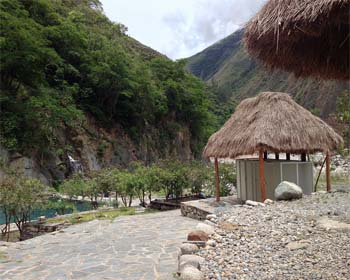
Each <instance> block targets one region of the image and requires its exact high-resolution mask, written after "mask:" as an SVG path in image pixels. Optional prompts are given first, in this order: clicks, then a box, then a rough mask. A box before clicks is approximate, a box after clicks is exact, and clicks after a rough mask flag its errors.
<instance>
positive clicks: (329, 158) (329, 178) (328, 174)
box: [326, 150, 331, 192]
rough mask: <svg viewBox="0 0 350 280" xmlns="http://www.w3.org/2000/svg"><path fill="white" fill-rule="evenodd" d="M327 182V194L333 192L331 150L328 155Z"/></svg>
mask: <svg viewBox="0 0 350 280" xmlns="http://www.w3.org/2000/svg"><path fill="white" fill-rule="evenodd" d="M326 182H327V185H326V186H327V192H330V191H331V157H330V153H329V150H327V153H326Z"/></svg>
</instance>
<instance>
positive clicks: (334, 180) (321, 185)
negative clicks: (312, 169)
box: [317, 173, 350, 191]
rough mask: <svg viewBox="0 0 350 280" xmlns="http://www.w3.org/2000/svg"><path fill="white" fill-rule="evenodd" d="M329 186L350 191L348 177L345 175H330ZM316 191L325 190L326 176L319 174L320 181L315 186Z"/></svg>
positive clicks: (349, 177)
mask: <svg viewBox="0 0 350 280" xmlns="http://www.w3.org/2000/svg"><path fill="white" fill-rule="evenodd" d="M331 185H332V186H344V187H349V189H350V175H348V174H346V173H337V174H334V173H333V174H332V173H331ZM317 190H318V191H321V190H326V175H325V174H321V176H320V179H319V181H318V184H317Z"/></svg>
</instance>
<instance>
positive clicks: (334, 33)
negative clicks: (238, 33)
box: [245, 0, 350, 80]
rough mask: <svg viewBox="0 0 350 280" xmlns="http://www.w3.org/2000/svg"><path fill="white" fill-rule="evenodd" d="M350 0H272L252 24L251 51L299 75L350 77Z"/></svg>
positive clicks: (247, 40)
mask: <svg viewBox="0 0 350 280" xmlns="http://www.w3.org/2000/svg"><path fill="white" fill-rule="evenodd" d="M349 25H350V1H349V0H269V1H268V2H267V3H266V4H265V6H264V7H263V8H262V9H261V10H260V12H259V13H258V14H257V15H256V16H255V17H253V18H252V19H251V20H250V21H249V22H248V24H247V26H246V32H245V43H246V47H247V49H248V52H249V53H250V54H252V55H253V56H256V57H257V58H259V59H260V60H262V61H263V62H264V63H265V64H266V65H267V66H270V67H271V68H272V69H275V68H278V69H282V70H286V71H288V72H293V73H294V74H295V75H296V76H298V77H306V76H314V77H319V78H322V79H339V80H348V79H349V78H350V71H349V61H350V57H349V41H350V29H349Z"/></svg>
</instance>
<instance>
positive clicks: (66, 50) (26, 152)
mask: <svg viewBox="0 0 350 280" xmlns="http://www.w3.org/2000/svg"><path fill="white" fill-rule="evenodd" d="M0 13H1V15H0V16H1V21H0V32H1V33H0V47H1V62H0V67H1V69H0V79H1V96H0V102H1V118H0V129H1V143H0V144H1V146H2V148H1V147H0V148H1V149H0V152H1V156H2V158H3V159H4V160H5V161H7V162H11V161H17V162H18V159H19V158H20V159H21V160H22V162H20V163H17V165H20V166H24V165H30V166H32V167H33V166H34V165H35V166H36V167H35V168H34V167H33V168H34V169H38V170H36V171H35V172H39V173H40V176H44V177H46V178H50V180H56V179H62V178H63V177H64V176H65V175H67V173H69V170H68V168H69V167H68V166H67V160H68V157H67V156H68V155H69V154H70V155H72V156H73V157H74V158H77V159H79V160H81V161H82V163H83V166H84V167H85V168H87V169H94V168H100V167H103V166H108V165H110V164H125V163H127V162H129V161H131V160H133V159H141V160H143V161H146V162H147V161H152V160H154V159H156V158H166V157H178V158H182V159H189V158H192V157H193V156H195V155H196V154H197V155H199V154H200V153H201V147H202V146H203V144H204V143H205V142H206V140H207V137H208V135H209V134H210V133H211V132H212V131H213V128H214V126H215V123H216V120H215V116H214V115H213V114H212V113H211V109H210V108H211V107H212V99H211V94H210V92H209V91H208V89H207V87H206V86H205V84H204V83H203V82H202V81H200V80H199V79H198V78H196V77H194V76H193V75H191V74H189V73H187V72H186V71H184V70H183V68H184V63H183V62H181V61H180V62H173V61H171V60H169V59H168V58H166V57H165V56H164V55H161V54H159V53H158V52H156V51H154V50H152V49H150V48H148V47H146V46H144V45H142V44H140V43H139V42H137V41H136V40H134V39H133V38H131V37H129V36H128V35H126V31H127V28H126V27H125V26H124V25H122V24H119V23H114V22H111V21H110V20H109V19H108V18H107V17H106V16H105V15H104V13H103V10H102V5H101V3H100V2H99V1H98V0H57V1H45V0H26V1H21V0H1V1H0ZM150 32H152V31H150ZM23 156H24V157H25V158H24V159H23ZM32 167H31V168H32ZM58 167H59V168H58ZM61 169H62V170H61Z"/></svg>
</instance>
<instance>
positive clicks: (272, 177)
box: [236, 159, 313, 201]
mask: <svg viewBox="0 0 350 280" xmlns="http://www.w3.org/2000/svg"><path fill="white" fill-rule="evenodd" d="M236 164H237V195H238V198H241V199H242V200H248V199H249V200H255V201H260V200H261V192H260V183H259V161H258V160H253V159H239V160H237V161H236ZM264 167H265V184H266V197H267V198H270V199H274V191H275V188H276V187H277V186H278V184H279V183H281V182H282V181H289V182H293V183H295V184H297V185H299V186H300V187H301V188H302V189H303V193H304V194H311V193H312V192H313V166H312V162H301V161H286V160H267V161H265V162H264Z"/></svg>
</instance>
